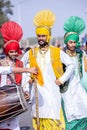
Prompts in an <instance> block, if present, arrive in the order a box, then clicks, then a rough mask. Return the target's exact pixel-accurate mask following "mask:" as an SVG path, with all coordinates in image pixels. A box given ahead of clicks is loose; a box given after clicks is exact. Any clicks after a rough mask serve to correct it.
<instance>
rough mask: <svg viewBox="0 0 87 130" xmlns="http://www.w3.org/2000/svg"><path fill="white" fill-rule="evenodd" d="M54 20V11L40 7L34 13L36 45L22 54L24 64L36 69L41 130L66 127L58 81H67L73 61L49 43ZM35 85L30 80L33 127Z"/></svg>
mask: <svg viewBox="0 0 87 130" xmlns="http://www.w3.org/2000/svg"><path fill="white" fill-rule="evenodd" d="M38 19H39V20H38ZM54 21H55V17H54V14H53V13H52V12H51V11H49V10H42V11H40V12H39V13H37V15H36V16H35V17H34V24H35V25H36V26H37V27H36V35H37V40H38V45H39V46H38V47H36V48H33V49H30V50H29V51H28V52H26V53H25V54H24V56H23V57H22V61H23V63H24V67H26V66H27V65H28V64H29V66H30V67H32V66H34V65H35V66H37V67H38V69H39V71H38V75H37V76H35V77H33V78H35V79H37V83H36V85H37V89H38V111H39V113H38V114H39V128H40V130H58V129H60V130H63V129H65V128H64V127H65V126H64V120H63V115H62V114H60V111H61V94H60V88H59V85H61V84H63V83H64V82H65V81H67V80H68V79H69V77H70V76H71V74H72V73H73V71H74V64H73V63H72V61H71V59H70V57H69V56H68V55H67V54H65V52H64V51H62V50H61V49H59V48H57V47H53V46H50V45H49V44H50V38H51V27H52V25H53V23H54ZM62 63H64V64H65V65H66V66H67V67H66V72H65V73H63V65H62ZM25 75H26V74H25ZM25 75H24V76H25ZM56 78H58V82H59V83H58V85H56V84H55V80H56ZM28 80H29V77H28ZM25 82H26V79H25V78H23V84H25ZM34 85H35V84H34V83H32V91H31V105H32V117H33V127H34V129H35V130H37V123H36V122H37V110H36V102H37V99H36V97H35V93H36V91H35V86H34ZM27 86H29V83H28V84H26V87H27Z"/></svg>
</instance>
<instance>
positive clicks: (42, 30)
mask: <svg viewBox="0 0 87 130" xmlns="http://www.w3.org/2000/svg"><path fill="white" fill-rule="evenodd" d="M54 22H55V15H54V14H53V13H52V12H51V11H50V10H42V11H40V12H38V13H37V14H36V15H35V17H34V24H35V26H36V34H37V35H38V34H39V35H47V42H49V41H50V38H51V28H52V26H53V24H54Z"/></svg>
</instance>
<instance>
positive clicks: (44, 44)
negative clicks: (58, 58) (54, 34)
mask: <svg viewBox="0 0 87 130" xmlns="http://www.w3.org/2000/svg"><path fill="white" fill-rule="evenodd" d="M38 44H39V46H40V47H41V48H43V47H45V46H46V45H48V42H43V44H40V43H39V41H38Z"/></svg>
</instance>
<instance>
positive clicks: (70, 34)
mask: <svg viewBox="0 0 87 130" xmlns="http://www.w3.org/2000/svg"><path fill="white" fill-rule="evenodd" d="M63 27H64V30H65V35H64V43H65V44H67V43H68V41H69V40H73V41H75V42H76V46H78V45H79V35H80V34H81V33H82V32H83V31H84V29H85V28H86V25H85V22H84V20H83V19H82V18H80V17H78V16H71V17H69V18H68V19H67V20H66V21H65V23H64V26H63Z"/></svg>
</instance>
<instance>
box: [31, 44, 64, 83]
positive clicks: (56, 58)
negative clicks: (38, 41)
mask: <svg viewBox="0 0 87 130" xmlns="http://www.w3.org/2000/svg"><path fill="white" fill-rule="evenodd" d="M37 51H38V48H37V47H36V48H34V50H32V49H31V50H30V51H29V59H30V67H37V68H38V74H37V75H31V76H32V78H36V79H37V82H38V83H39V84H40V85H41V86H43V84H44V81H43V75H42V73H41V70H40V68H39V67H38V64H37V62H36V57H37ZM50 57H51V63H52V67H53V71H54V74H55V76H56V78H59V77H61V76H62V74H63V65H62V63H61V60H60V49H59V48H56V47H54V46H50Z"/></svg>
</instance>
